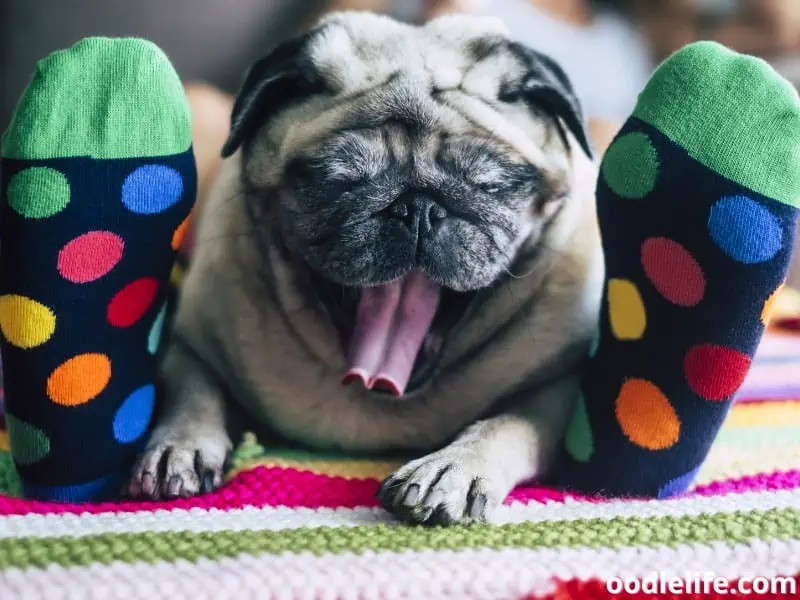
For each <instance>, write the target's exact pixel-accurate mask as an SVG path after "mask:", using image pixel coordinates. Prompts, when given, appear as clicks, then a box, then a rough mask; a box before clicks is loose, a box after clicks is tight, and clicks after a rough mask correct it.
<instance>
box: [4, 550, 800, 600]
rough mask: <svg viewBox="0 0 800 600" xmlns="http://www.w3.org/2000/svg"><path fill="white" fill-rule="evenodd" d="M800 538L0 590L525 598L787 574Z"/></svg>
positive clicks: (148, 575) (294, 562) (244, 566)
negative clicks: (581, 586) (564, 590)
mask: <svg viewBox="0 0 800 600" xmlns="http://www.w3.org/2000/svg"><path fill="white" fill-rule="evenodd" d="M798 572H800V540H794V541H788V542H787V541H777V540H775V541H772V542H769V543H766V542H761V541H752V542H750V543H744V544H731V545H726V544H722V543H720V544H712V545H703V544H691V545H679V546H677V547H675V548H668V547H661V548H648V547H627V548H622V549H620V550H618V551H615V550H612V549H610V548H601V549H564V548H556V549H546V550H526V549H503V550H497V551H492V550H488V549H482V550H463V551H458V552H454V551H441V552H436V551H430V550H426V551H421V552H413V551H408V552H403V553H391V552H385V553H368V554H361V555H355V554H337V555H323V556H313V555H311V554H304V555H290V554H286V555H282V556H275V555H262V556H252V555H241V556H239V557H237V558H229V559H222V560H219V561H213V560H209V559H201V560H199V561H197V562H196V563H190V562H188V561H186V560H180V561H177V562H174V563H173V562H169V563H167V562H159V563H156V564H152V565H149V564H146V563H136V564H127V563H114V564H112V565H109V566H102V565H93V566H90V567H70V568H63V567H59V566H57V565H52V566H49V567H48V568H47V569H28V570H24V571H23V570H20V569H9V570H6V571H0V597H2V598H8V599H17V598H19V599H23V598H24V599H26V600H38V599H46V600H115V599H119V600H137V599H142V600H162V599H163V600H184V599H185V600H200V599H206V598H213V599H215V600H228V599H230V600H247V599H251V598H252V599H259V600H272V599H276V600H277V599H281V600H293V599H295V598H298V599H304V600H305V599H309V600H311V599H317V598H319V599H327V598H331V599H335V598H352V599H357V600H371V599H376V600H378V599H381V600H389V599H395V598H396V599H400V598H402V599H405V600H408V599H425V600H443V599H461V600H470V599H473V598H476V599H477V598H480V599H481V600H494V599H497V600H499V599H505V598H521V597H523V596H525V595H527V594H531V593H536V594H543V593H547V592H548V591H552V589H553V584H552V579H553V578H559V579H561V580H570V579H581V580H588V579H593V578H598V579H602V580H608V579H610V578H612V577H639V578H644V577H650V576H652V575H653V574H654V573H661V574H663V575H664V576H668V575H669V576H676V577H691V576H701V575H702V574H704V573H712V574H713V575H714V576H717V577H726V578H731V579H733V578H739V577H747V576H750V577H774V576H777V575H782V576H791V575H794V574H796V573H798Z"/></svg>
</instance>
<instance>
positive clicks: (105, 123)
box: [2, 37, 191, 160]
mask: <svg viewBox="0 0 800 600" xmlns="http://www.w3.org/2000/svg"><path fill="white" fill-rule="evenodd" d="M132 97H133V98H135V101H131V98H132ZM190 146H191V124H190V111H189V103H188V101H187V99H186V96H185V94H184V91H183V86H182V85H181V81H180V78H179V77H178V75H177V73H176V72H175V69H174V68H173V67H172V64H171V63H170V62H169V59H168V58H167V57H166V55H165V54H164V53H163V52H162V51H161V49H160V48H158V47H157V46H156V45H155V44H153V43H151V42H148V41H146V40H141V39H135V38H119V39H112V38H102V37H93V38H87V39H85V40H83V41H81V42H78V43H77V44H75V45H74V46H72V47H71V48H69V49H67V50H62V51H59V52H55V53H53V54H51V55H50V56H49V57H47V58H46V59H44V60H42V61H40V62H39V63H38V65H37V68H36V73H35V74H34V76H33V79H32V80H31V82H30V84H29V85H28V87H27V89H26V90H25V93H24V94H23V97H22V99H21V100H20V102H19V104H18V105H17V109H16V111H15V113H14V116H13V118H12V121H11V125H10V126H9V128H8V131H6V133H5V135H4V136H3V148H2V156H3V157H4V158H12V159H31V160H33V159H47V158H67V157H77V156H90V157H92V158H97V159H114V158H139V157H148V156H167V155H172V154H179V153H182V152H185V151H187V150H188V149H189V147H190Z"/></svg>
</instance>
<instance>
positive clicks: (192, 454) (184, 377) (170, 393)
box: [128, 340, 232, 499]
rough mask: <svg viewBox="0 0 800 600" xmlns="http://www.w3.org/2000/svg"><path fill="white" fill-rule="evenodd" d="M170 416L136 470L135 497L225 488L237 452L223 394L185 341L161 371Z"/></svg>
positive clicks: (164, 419) (165, 415)
mask: <svg viewBox="0 0 800 600" xmlns="http://www.w3.org/2000/svg"><path fill="white" fill-rule="evenodd" d="M161 373H162V381H163V390H162V392H163V397H162V402H163V403H164V413H163V415H162V416H161V418H160V420H159V421H158V423H157V425H156V427H155V429H154V430H153V433H152V435H151V436H150V440H149V442H148V444H147V447H146V448H145V451H144V452H143V453H142V455H141V456H140V457H139V460H138V461H137V463H136V466H135V467H134V469H133V475H132V477H131V481H130V484H129V486H128V492H129V494H130V495H131V496H132V497H134V498H139V497H142V498H151V499H158V498H176V497H187V496H194V495H196V494H198V493H203V492H210V491H212V490H213V489H215V488H217V487H219V486H220V485H221V484H222V477H223V474H224V469H225V462H226V459H227V457H228V455H229V454H230V452H231V447H232V444H231V440H230V436H229V435H228V432H227V430H226V412H225V411H226V409H225V396H224V392H223V390H222V389H221V388H220V386H219V385H218V384H217V382H216V381H215V380H214V379H213V377H212V375H211V371H210V369H209V368H208V366H207V365H205V364H204V363H203V362H202V361H201V360H200V359H199V358H197V357H196V356H195V355H194V353H193V352H192V351H191V350H189V349H188V348H187V347H185V346H184V345H183V344H182V343H181V342H180V341H179V340H174V341H171V342H170V347H169V349H168V350H167V354H166V356H165V357H164V362H163V364H162V366H161Z"/></svg>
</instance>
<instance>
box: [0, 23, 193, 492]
mask: <svg viewBox="0 0 800 600" xmlns="http://www.w3.org/2000/svg"><path fill="white" fill-rule="evenodd" d="M190 146H191V137H190V123H189V108H188V104H187V102H186V99H185V97H184V95H183V89H182V86H181V83H180V80H179V79H178V77H177V75H176V73H175V71H174V70H173V68H172V66H171V64H170V63H169V61H168V60H167V58H166V57H165V56H164V54H163V53H162V52H161V51H160V50H159V49H158V48H156V47H155V46H154V45H152V44H151V43H149V42H146V41H143V40H136V39H106V38H92V39H87V40H84V41H82V42H80V43H78V44H76V45H75V46H73V47H72V48H70V49H68V50H64V51H61V52H57V53H55V54H53V55H51V56H50V57H48V58H47V59H45V60H43V61H42V62H40V63H39V65H38V66H37V70H36V73H35V75H34V77H33V79H32V81H31V82H30V84H29V85H28V88H27V89H26V91H25V93H24V95H23V97H22V99H21V100H20V103H19V105H18V106H17V109H16V112H15V114H14V117H13V120H12V122H11V125H10V127H9V129H8V131H7V132H6V133H5V136H4V138H3V146H2V180H0V183H1V184H2V186H1V187H0V192H2V195H3V196H2V197H3V198H4V199H5V202H4V203H3V208H2V216H1V217H0V246H1V247H2V255H1V256H0V286H1V287H0V330H2V334H3V335H2V340H0V343H1V344H2V356H3V368H4V371H5V377H6V381H5V386H6V410H7V414H6V421H7V423H8V428H9V434H10V438H11V451H12V454H13V457H14V461H15V463H16V465H17V467H18V470H19V472H20V475H21V478H22V480H23V487H24V490H25V492H26V494H27V495H28V496H29V497H33V498H39V499H49V500H65V501H81V500H90V499H91V500H95V499H102V498H106V497H109V496H113V495H115V494H116V493H118V492H119V490H120V489H121V485H122V481H123V479H124V478H125V477H126V476H127V475H128V472H127V471H128V468H129V466H130V463H131V462H132V460H133V457H134V455H135V454H136V453H137V452H138V450H139V449H140V448H139V445H140V443H141V442H143V440H144V437H145V436H144V434H145V433H146V431H147V429H148V426H149V423H150V418H151V415H152V412H153V403H154V392H155V389H154V373H155V356H154V355H155V352H156V350H157V347H158V342H159V336H160V329H161V326H162V324H163V321H164V311H165V298H166V296H167V291H168V290H167V285H168V280H169V273H170V269H171V267H172V264H173V259H174V249H175V248H176V247H177V245H178V243H179V238H180V236H181V234H182V231H183V230H184V229H185V220H186V219H187V215H188V213H189V210H190V208H191V206H192V203H193V202H194V195H195V187H196V172H195V166H194V159H193V156H192V151H191V147H190Z"/></svg>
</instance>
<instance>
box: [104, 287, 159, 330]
mask: <svg viewBox="0 0 800 600" xmlns="http://www.w3.org/2000/svg"><path fill="white" fill-rule="evenodd" d="M157 292H158V281H156V280H155V279H153V278H152V277H143V278H142V279H137V280H136V281H132V282H131V283H129V284H128V285H126V286H125V287H124V288H122V289H121V290H120V291H118V292H117V293H116V295H115V296H114V297H113V298H112V299H111V302H109V304H108V314H107V316H108V322H109V323H110V324H111V325H113V326H114V327H130V326H131V325H133V324H134V323H136V322H137V321H138V320H139V319H141V318H142V317H143V316H144V314H145V313H146V312H147V309H148V308H150V307H151V306H152V305H153V300H155V299H156V293H157Z"/></svg>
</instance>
